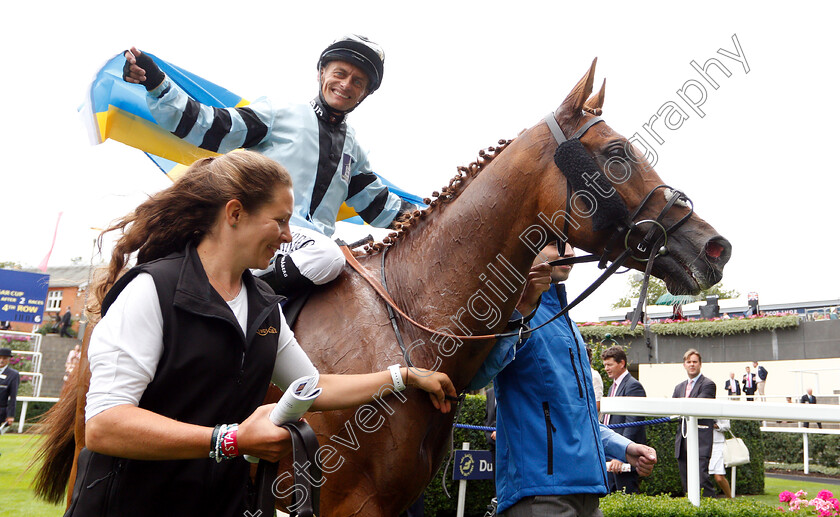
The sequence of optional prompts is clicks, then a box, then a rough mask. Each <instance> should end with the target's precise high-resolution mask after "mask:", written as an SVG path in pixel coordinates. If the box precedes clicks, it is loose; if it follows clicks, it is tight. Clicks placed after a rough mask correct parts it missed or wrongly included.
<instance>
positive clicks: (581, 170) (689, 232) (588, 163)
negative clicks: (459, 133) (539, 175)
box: [540, 61, 731, 294]
mask: <svg viewBox="0 0 840 517" xmlns="http://www.w3.org/2000/svg"><path fill="white" fill-rule="evenodd" d="M595 63H596V61H593V62H592V66H591V67H590V69H589V71H588V72H587V73H586V75H584V77H583V78H582V79H581V80H580V82H578V84H577V85H576V86H575V87H574V89H573V90H572V91H571V93H569V95H568V97H566V100H564V101H563V103H562V104H561V105H560V107H559V108H557V110H555V112H554V120H555V121H556V122H557V124H558V125H559V129H560V130H561V131H562V134H560V135H559V136H558V137H557V138H555V137H554V136H553V135H552V132H551V131H550V125H552V124H551V120H550V117H548V118H547V119H546V122H547V123H545V124H542V129H543V130H544V137H545V145H546V146H548V147H549V149H550V150H551V152H550V153H548V152H546V153H543V156H552V155H553V156H554V162H555V163H554V164H548V163H546V165H547V167H548V169H549V170H553V171H554V172H556V171H557V168H558V167H559V168H560V169H561V171H562V173H563V176H564V179H565V181H557V177H556V174H545V175H544V177H543V180H542V182H541V183H542V185H541V187H542V189H543V193H544V194H545V195H547V196H550V197H553V199H554V200H555V201H554V203H553V205H552V204H551V202H550V201H549V202H548V204H544V205H543V206H554V207H556V206H557V202H556V200H559V199H569V200H568V201H567V202H566V205H565V207H561V208H560V210H559V212H555V216H554V217H550V218H548V219H546V220H547V221H551V222H553V223H554V224H555V226H554V228H553V229H554V231H555V233H556V234H557V235H559V236H561V237H562V235H563V234H566V235H567V236H568V238H569V240H570V241H571V242H572V243H573V244H574V245H575V246H577V247H579V248H581V249H585V250H587V251H589V252H593V253H601V252H602V251H603V250H604V249H605V248H606V249H607V250H608V256H609V258H610V259H615V258H616V257H618V256H619V255H620V254H621V253H622V252H624V251H625V250H626V249H627V248H632V249H633V255H632V256H631V258H630V259H629V260H628V261H627V265H629V266H631V267H633V268H636V269H639V270H644V269H645V267H646V266H647V260H648V259H649V258H650V257H652V256H655V258H654V259H653V260H654V262H653V264H652V270H651V272H652V273H653V274H654V275H655V276H657V277H659V278H662V279H663V280H664V281H665V283H666V285H667V287H668V290H669V291H670V292H672V293H675V294H682V293H694V294H696V293H697V292H699V291H700V290H701V289H705V288H708V287H710V286H712V285H714V284H716V283H717V282H719V281H720V279H721V278H722V276H723V266H724V265H725V264H726V262H727V261H728V260H729V257H730V254H731V245H730V244H729V241H727V240H726V239H725V238H723V237H722V236H720V235H719V234H718V233H717V232H716V231H715V229H714V228H712V227H711V226H710V225H709V224H708V223H706V222H705V221H704V220H703V219H701V218H700V217H698V216H697V214H695V213H694V212H693V207H692V205H691V201H690V200H689V199H688V197H686V196H685V194H683V193H681V192H679V191H674V190H671V189H670V188H666V187H665V186H664V182H663V181H662V179H661V178H660V177H659V175H658V174H657V173H656V171H654V170H653V167H652V166H651V165H650V164H649V163H648V161H647V160H646V159H645V157H644V156H643V155H641V154H640V153H639V152H638V151H637V150H636V149H635V148H634V147H633V146H632V145H631V144H630V142H628V140H627V139H626V138H624V137H623V136H621V135H619V134H618V133H616V132H615V131H613V129H612V128H610V127H609V126H608V125H607V124H606V123H604V122H603V121H600V122H595V119H596V118H597V116H598V115H600V114H601V108H602V106H603V104H604V86H603V85H602V86H601V89H600V91H599V92H598V93H596V94H595V95H592V96H591V97H590V94H591V93H592V86H593V81H594V73H595ZM593 122H594V123H593ZM590 124H592V125H590ZM587 127H588V128H587ZM556 129H557V128H556V127H555V130H556ZM581 131H583V133H582V134H581ZM555 134H557V133H556V131H555ZM540 135H542V133H541V134H540ZM563 135H565V136H566V137H567V138H569V139H570V140H569V141H567V142H565V143H563V144H561V145H560V146H559V147H558V140H562V139H563ZM575 136H578V137H579V142H578V139H577V138H575ZM581 144H582V146H581ZM555 149H556V150H557V151H556V152H554V150H555ZM545 162H548V159H547V158H546V159H545ZM546 201H548V200H546ZM558 213H560V214H562V215H563V217H561V218H558V217H556V215H557V214H558ZM561 221H562V222H561ZM560 225H562V227H560ZM666 241H667V242H666ZM660 250H661V251H660Z"/></svg>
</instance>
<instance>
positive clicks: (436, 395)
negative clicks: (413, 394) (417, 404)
mask: <svg viewBox="0 0 840 517" xmlns="http://www.w3.org/2000/svg"><path fill="white" fill-rule="evenodd" d="M403 370H405V374H404V375H403V377H404V378H405V384H406V386H414V387H415V388H420V389H421V390H423V391H427V392H429V398H430V399H432V405H434V406H435V409H439V410H440V411H441V412H442V413H449V411H450V410H451V409H452V405H451V404H450V402H449V400H447V398H446V397H447V396H449V397H452V398H453V399H454V398H456V397H457V396H458V393H456V392H455V386H453V385H452V381H451V380H450V379H449V376H448V375H446V374H445V373H441V372H433V371H431V370H426V369H425V368H415V367H413V366H411V367H404V368H400V372H401V373H402V371H403Z"/></svg>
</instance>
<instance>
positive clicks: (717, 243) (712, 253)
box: [704, 237, 732, 266]
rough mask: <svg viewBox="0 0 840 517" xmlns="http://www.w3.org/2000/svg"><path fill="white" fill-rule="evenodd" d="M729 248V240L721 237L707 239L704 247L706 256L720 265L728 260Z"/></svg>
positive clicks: (730, 248)
mask: <svg viewBox="0 0 840 517" xmlns="http://www.w3.org/2000/svg"><path fill="white" fill-rule="evenodd" d="M731 250H732V247H731V245H730V244H729V241H727V240H726V239H724V238H723V237H714V238H712V239H709V240H708V242H706V246H705V248H704V251H705V252H706V258H707V259H708V260H710V261H714V262H715V263H717V264H718V265H720V266H723V264H726V262H727V261H728V260H729V254H730V253H731Z"/></svg>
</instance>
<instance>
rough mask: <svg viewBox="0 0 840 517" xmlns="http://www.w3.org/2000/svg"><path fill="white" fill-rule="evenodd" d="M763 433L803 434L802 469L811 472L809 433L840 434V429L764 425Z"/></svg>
mask: <svg viewBox="0 0 840 517" xmlns="http://www.w3.org/2000/svg"><path fill="white" fill-rule="evenodd" d="M820 422H822V420H820ZM761 432H763V433H798V434H801V435H802V465H803V468H802V470H803V471H804V472H805V473H806V474H810V467H809V465H810V463H811V456H810V453H809V452H808V435H809V434H840V429H820V428H817V429H814V428H810V427H762V428H761Z"/></svg>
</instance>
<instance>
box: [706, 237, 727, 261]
mask: <svg viewBox="0 0 840 517" xmlns="http://www.w3.org/2000/svg"><path fill="white" fill-rule="evenodd" d="M722 253H723V245H721V244H720V243H719V242H716V241H709V242H707V243H706V255H707V256H709V257H710V258H713V259H718V258H720V256H721V254H722Z"/></svg>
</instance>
